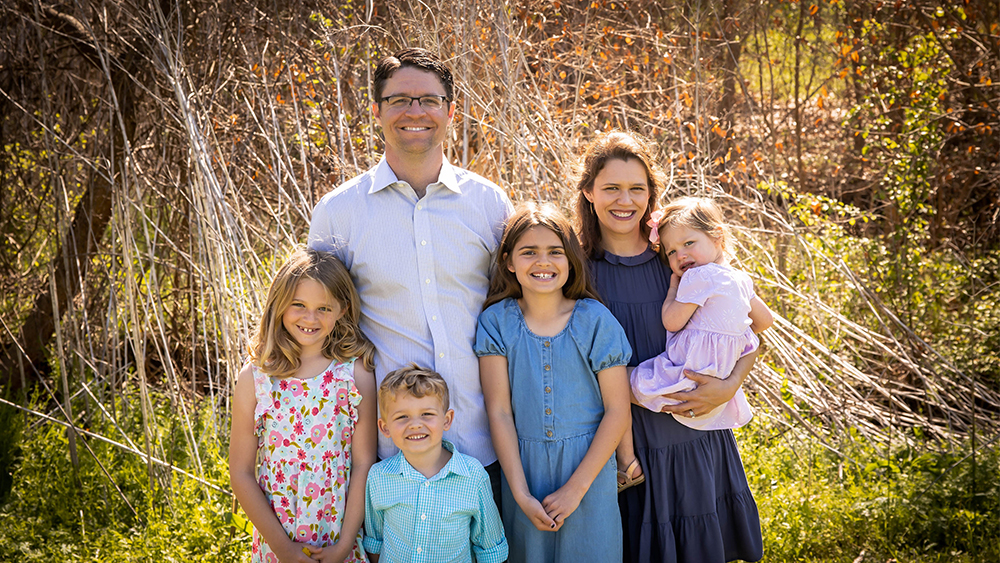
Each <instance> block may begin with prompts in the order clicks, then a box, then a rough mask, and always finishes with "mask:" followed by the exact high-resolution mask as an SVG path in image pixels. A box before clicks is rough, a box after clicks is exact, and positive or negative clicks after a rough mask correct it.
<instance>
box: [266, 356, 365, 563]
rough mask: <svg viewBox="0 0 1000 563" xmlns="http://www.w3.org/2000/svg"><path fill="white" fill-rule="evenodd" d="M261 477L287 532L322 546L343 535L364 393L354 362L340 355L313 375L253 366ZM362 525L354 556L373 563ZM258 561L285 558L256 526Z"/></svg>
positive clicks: (273, 561) (300, 540) (289, 534)
mask: <svg viewBox="0 0 1000 563" xmlns="http://www.w3.org/2000/svg"><path fill="white" fill-rule="evenodd" d="M254 395H255V396H256V398H257V407H256V409H255V410H254V433H255V434H256V435H257V483H258V484H259V485H260V489H261V490H262V491H264V495H265V496H266V497H267V499H268V501H269V502H270V503H271V508H272V509H273V510H274V513H275V514H276V515H277V516H278V521H280V522H281V525H282V526H283V527H284V528H285V532H287V533H288V536H289V537H290V538H292V539H294V540H295V541H297V542H301V543H306V544H309V545H313V546H317V547H326V546H328V545H333V544H334V543H336V542H337V541H338V540H339V539H340V527H341V524H342V521H343V517H344V507H345V505H346V503H347V485H348V481H349V479H350V475H351V439H352V438H353V437H354V426H355V424H356V423H357V421H358V411H357V407H358V404H359V403H360V402H361V393H359V392H358V388H357V387H356V386H355V385H354V360H353V359H352V360H350V361H348V362H339V361H337V360H334V361H333V362H331V363H330V365H329V366H328V367H327V368H326V370H325V371H324V372H323V373H321V374H320V375H317V376H316V377H313V378H311V379H296V378H294V377H288V378H272V377H270V376H268V375H267V374H265V373H263V372H261V371H260V370H258V369H257V368H254ZM361 539H362V535H361V531H359V532H358V537H357V539H356V542H355V546H354V551H353V552H352V553H351V554H350V555H348V557H347V561H367V560H366V558H365V552H364V549H363V548H362V547H361ZM251 561H253V562H254V563H257V562H264V563H277V562H278V558H277V556H275V555H274V553H273V552H272V551H271V549H270V547H269V546H268V545H267V542H266V541H264V538H263V537H261V536H260V535H259V534H258V533H257V531H256V530H254V534H253V555H252V558H251Z"/></svg>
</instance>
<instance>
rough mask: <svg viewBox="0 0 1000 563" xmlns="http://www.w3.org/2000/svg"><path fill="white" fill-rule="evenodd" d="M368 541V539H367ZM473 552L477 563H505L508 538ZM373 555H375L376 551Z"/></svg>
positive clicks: (474, 546) (475, 548)
mask: <svg viewBox="0 0 1000 563" xmlns="http://www.w3.org/2000/svg"><path fill="white" fill-rule="evenodd" d="M365 539H368V538H365ZM472 551H473V552H474V553H475V554H476V563H504V561H506V560H507V551H508V547H507V538H503V540H502V541H501V542H500V543H498V544H496V545H494V546H493V547H491V548H489V549H482V548H480V547H479V546H476V545H473V546H472ZM372 553H375V552H374V551H373V552H372Z"/></svg>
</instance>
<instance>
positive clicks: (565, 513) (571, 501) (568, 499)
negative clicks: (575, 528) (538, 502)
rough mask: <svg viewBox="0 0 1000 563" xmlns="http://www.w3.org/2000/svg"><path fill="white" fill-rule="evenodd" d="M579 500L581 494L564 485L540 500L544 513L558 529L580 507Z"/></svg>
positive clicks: (581, 497) (573, 488)
mask: <svg viewBox="0 0 1000 563" xmlns="http://www.w3.org/2000/svg"><path fill="white" fill-rule="evenodd" d="M581 500H583V492H581V491H579V490H578V489H576V488H575V487H570V486H569V485H568V484H566V485H563V486H562V487H559V489H558V490H556V492H554V493H552V494H551V495H549V496H547V497H545V499H544V500H542V507H543V508H545V512H546V513H547V514H548V515H549V517H550V518H552V520H554V521H555V523H556V524H557V526H558V528H562V525H563V522H565V521H566V519H567V518H569V515H570V514H573V512H574V511H575V510H576V509H577V507H578V506H580V501H581ZM558 528H557V529H558Z"/></svg>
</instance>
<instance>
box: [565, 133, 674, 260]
mask: <svg viewBox="0 0 1000 563" xmlns="http://www.w3.org/2000/svg"><path fill="white" fill-rule="evenodd" d="M653 154H654V151H653V144H652V143H651V142H650V141H649V140H647V139H646V138H645V137H643V136H642V135H639V134H637V133H631V132H625V131H617V130H612V131H608V132H607V133H604V134H603V135H601V136H600V137H598V138H597V139H595V140H594V142H592V143H590V145H588V146H587V149H586V151H584V154H583V162H582V164H581V165H580V171H579V173H578V178H577V182H576V189H577V196H576V221H577V226H578V231H577V232H578V233H579V235H580V244H581V245H582V246H583V252H584V254H585V255H586V256H588V257H590V258H593V257H595V256H597V253H598V252H600V251H601V250H602V249H601V225H600V223H599V222H598V220H597V214H596V213H595V212H594V205H593V204H592V203H590V202H589V201H587V197H586V196H585V195H584V192H586V193H591V192H593V191H594V180H595V179H596V178H597V175H598V174H600V173H601V170H603V169H604V166H605V165H606V164H607V163H608V161H609V160H626V161H627V160H630V159H633V158H634V159H635V160H638V161H639V162H640V163H642V165H643V167H645V168H646V185H647V187H648V188H649V204H648V205H647V206H646V213H644V214H643V216H642V218H641V219H640V220H639V229H640V230H641V231H642V235H643V238H648V237H649V227H648V226H647V225H646V221H648V220H649V214H650V213H652V211H653V206H654V205H656V202H657V201H659V197H660V192H661V191H662V190H663V180H662V179H661V178H662V177H663V174H662V172H661V171H660V168H659V166H657V165H656V161H655V160H654V158H653Z"/></svg>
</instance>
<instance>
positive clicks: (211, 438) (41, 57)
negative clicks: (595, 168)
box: [0, 0, 1000, 562]
mask: <svg viewBox="0 0 1000 563" xmlns="http://www.w3.org/2000/svg"><path fill="white" fill-rule="evenodd" d="M0 22H3V23H2V24H0V140H2V146H3V152H2V154H0V233H2V236H3V243H2V246H0V323H2V326H0V529H2V530H3V533H2V534H0V560H8V561H41V560H46V561H49V560H52V559H53V558H57V559H59V560H74V561H75V560H81V561H90V560H94V561H98V560H101V561H103V560H114V561H132V560H136V561H139V560H142V561H145V560H150V559H154V558H155V559H157V560H162V561H175V560H176V561H202V560H204V561H236V560H243V559H244V558H245V557H246V556H247V554H248V549H249V539H248V536H247V535H246V534H245V533H244V532H243V531H241V530H235V529H234V528H232V527H231V526H230V525H229V521H230V520H229V517H228V515H229V514H230V512H231V510H232V496H231V493H230V492H229V484H228V469H227V467H226V454H227V443H228V424H229V398H230V394H231V390H232V386H233V384H234V383H235V376H236V373H237V372H238V370H239V367H240V366H241V363H242V361H243V359H244V357H245V349H246V345H247V338H248V331H249V328H248V327H250V326H251V324H252V323H253V321H254V320H255V319H256V316H257V314H258V312H259V309H260V304H261V301H262V298H263V292H264V291H265V290H266V287H267V284H268V282H269V280H270V277H271V275H272V274H273V271H274V269H275V267H276V266H275V265H276V263H280V261H281V260H282V258H283V257H284V256H285V255H286V254H287V252H288V251H289V249H290V248H291V247H292V246H293V245H294V244H296V243H300V242H302V241H303V239H304V236H305V233H306V230H307V228H308V219H309V216H310V213H311V209H312V206H313V205H314V204H315V202H316V201H317V200H318V199H319V198H320V197H321V196H322V195H323V194H324V193H326V192H327V191H329V190H330V189H332V188H333V187H334V186H335V185H337V184H339V183H340V182H342V181H343V180H345V179H346V178H349V177H351V176H353V175H354V174H356V173H358V172H360V171H362V170H365V169H367V168H368V167H370V166H371V165H372V164H373V163H375V162H376V161H377V159H378V157H379V155H380V154H381V150H382V147H381V142H380V137H379V132H378V130H377V127H376V125H375V123H374V121H373V119H372V117H371V113H370V111H369V105H370V100H369V98H368V92H369V88H368V85H369V84H370V79H371V74H372V71H373V68H374V65H375V62H376V61H377V60H378V59H379V58H380V57H381V56H383V55H384V54H387V53H391V52H393V51H395V50H396V49H398V48H400V47H402V46H421V47H425V48H428V49H431V50H433V51H435V52H437V53H439V54H440V55H441V56H442V57H443V58H445V59H447V60H448V62H449V64H450V66H451V67H452V69H453V70H454V71H455V75H456V80H457V83H458V92H459V95H458V112H457V117H456V120H455V123H454V125H453V127H452V134H451V138H450V139H449V141H448V143H447V154H448V157H449V159H450V160H451V161H452V162H454V163H456V164H459V165H461V166H464V167H467V168H469V169H472V170H474V171H476V172H478V173H480V174H482V175H484V176H486V177H488V178H491V179H493V180H495V181H497V182H498V183H499V184H500V185H501V186H504V187H505V188H507V189H508V190H509V192H510V195H511V197H512V198H513V199H514V200H525V199H544V200H552V201H555V202H557V203H559V204H560V205H562V206H563V207H564V208H565V209H567V211H568V210H570V209H571V202H572V198H573V196H574V194H573V191H572V186H573V180H572V178H573V170H574V164H575V162H576V157H577V156H578V155H579V153H580V150H581V148H582V147H583V146H584V145H585V144H586V143H587V142H588V141H589V140H591V139H592V138H593V137H594V135H596V134H597V133H599V132H601V131H604V130H607V129H609V128H622V129H630V130H635V131H638V132H640V133H643V134H645V135H647V136H649V137H651V138H652V139H654V140H655V141H656V142H657V144H658V146H659V148H660V154H659V158H660V162H661V163H662V164H663V166H664V168H665V170H666V172H667V174H668V176H669V179H670V186H671V188H670V190H669V192H668V193H667V194H666V195H665V199H669V198H671V197H674V196H676V195H678V194H685V193H698V194H710V195H713V196H715V197H717V198H719V199H720V200H721V201H722V202H723V203H724V204H725V205H726V207H727V209H728V211H729V213H730V215H731V216H732V217H733V219H734V222H736V223H737V224H738V225H739V229H738V238H739V243H740V249H739V257H738V259H739V262H740V266H741V267H743V268H744V269H746V270H747V271H748V272H750V273H751V275H752V276H753V277H754V278H755V284H756V286H757V290H758V292H759V293H760V294H761V295H762V296H763V297H764V298H765V300H766V301H767V302H768V303H769V304H771V306H772V308H773V309H774V310H775V312H776V313H778V315H779V318H778V320H777V322H776V324H775V326H774V328H772V329H771V330H770V331H769V333H768V334H767V336H766V348H767V349H766V352H765V353H764V354H763V355H762V357H761V359H760V360H759V361H758V364H757V366H756V367H755V371H754V373H753V375H752V376H751V379H750V380H749V381H748V383H747V388H748V391H749V394H750V396H751V399H752V401H753V402H754V404H755V405H756V406H757V413H758V415H757V417H756V418H755V421H754V422H753V423H752V424H751V425H750V426H749V427H747V428H744V429H741V430H740V431H739V432H738V433H737V435H738V439H739V441H740V445H741V450H742V452H743V455H744V463H745V466H746V469H747V473H748V477H749V478H750V481H751V488H752V489H753V491H754V493H755V496H756V498H757V501H758V503H759V505H760V509H761V516H762V521H763V528H764V542H765V560H766V561H852V562H861V561H893V560H896V561H945V560H947V561H995V560H997V559H998V558H1000V490H998V487H1000V485H998V481H1000V480H998V476H1000V455H998V447H997V437H998V435H1000V434H998V425H1000V307H998V305H1000V296H998V291H997V289H998V283H1000V226H998V214H1000V168H998V160H1000V135H998V129H1000V112H998V105H1000V4H998V3H997V2H996V1H995V0H966V1H957V2H952V1H945V0H915V1H903V0H898V1H895V2H893V1H845V0H805V1H788V0H758V1H751V0H721V1H718V2H709V1H696V0H687V1H677V2H654V1H643V0H637V1H626V2H620V1H608V0H590V1H576V0H566V1H559V0H522V1H519V2H506V3H503V2H496V1H492V0H466V1H463V2H447V1H438V0H424V1H416V0H401V1H399V2H391V3H386V2H382V1H380V0H379V1H376V0H367V2H364V1H362V2H358V1H356V0H347V1H346V2H328V1H323V0H315V1H299V0H291V1H287V2H236V1H225V0H205V1H200V0H189V1H174V0H161V1H159V2H157V1H150V2H141V1H139V0H135V1H129V0H119V1H114V0H107V1H100V0H92V1H87V0H78V1H75V2H42V1H40V0H33V1H28V0H11V1H7V2H4V3H3V5H2V6H0ZM384 227H385V226H379V225H373V228H384Z"/></svg>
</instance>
